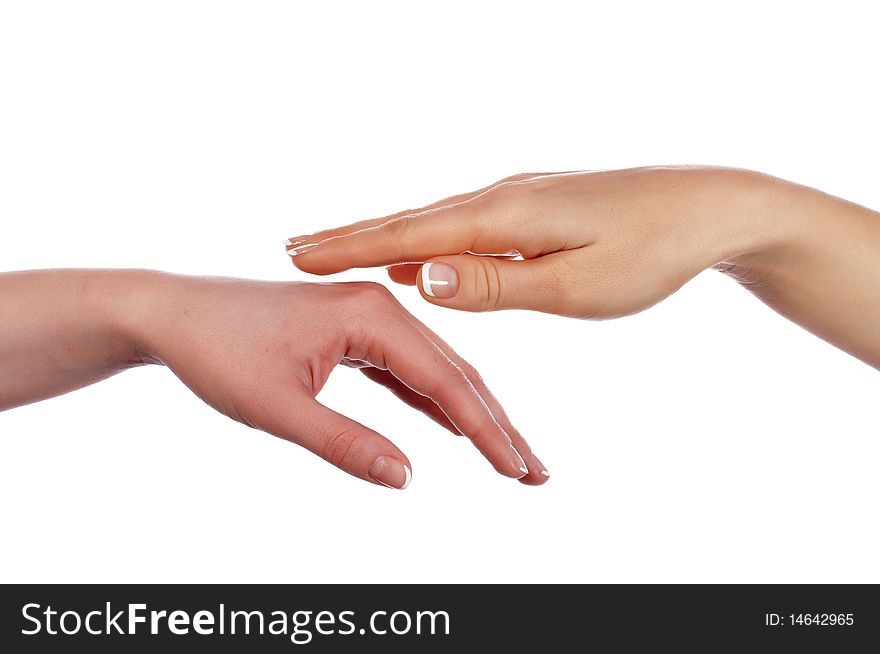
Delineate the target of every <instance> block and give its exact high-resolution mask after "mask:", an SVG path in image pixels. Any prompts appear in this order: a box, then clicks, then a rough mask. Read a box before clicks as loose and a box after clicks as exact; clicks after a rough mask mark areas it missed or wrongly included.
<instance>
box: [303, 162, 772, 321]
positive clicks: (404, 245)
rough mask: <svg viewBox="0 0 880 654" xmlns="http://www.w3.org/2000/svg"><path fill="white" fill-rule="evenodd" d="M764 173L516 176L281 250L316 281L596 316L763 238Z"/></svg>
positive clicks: (617, 310) (658, 291) (476, 306)
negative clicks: (373, 282)
mask: <svg viewBox="0 0 880 654" xmlns="http://www.w3.org/2000/svg"><path fill="white" fill-rule="evenodd" d="M769 179H770V178H767V177H765V176H762V175H759V174H756V173H750V172H748V171H740V170H731V169H720V168H640V169H632V170H619V171H601V172H574V173H556V174H547V173H540V174H527V175H517V176H515V177H511V178H508V179H505V180H501V181H500V182H497V183H495V184H492V185H490V186H488V187H485V188H483V189H480V190H478V191H474V192H472V193H465V194H462V195H458V196H454V197H451V198H448V199H446V200H442V201H440V202H437V203H435V204H433V205H429V206H427V207H424V208H422V209H418V210H412V211H405V212H401V213H399V214H395V215H392V216H386V217H384V218H377V219H374V220H367V221H363V222H359V223H354V224H352V225H348V226H346V227H340V228H338V229H330V230H327V231H322V232H318V233H316V234H313V235H311V236H307V237H294V238H293V239H291V241H290V243H291V245H290V246H289V254H291V256H292V257H293V262H294V264H295V265H296V266H297V267H299V268H300V269H302V270H304V271H306V272H310V273H315V274H319V275H323V274H329V273H334V272H339V271H342V270H346V269H348V268H355V267H368V266H380V265H381V266H391V267H390V268H389V274H390V276H391V278H392V279H393V280H395V281H397V282H400V283H404V284H410V285H418V288H419V290H420V291H421V294H422V296H423V297H424V298H425V299H426V300H427V301H429V302H432V303H433V304H437V305H441V306H446V307H451V308H455V309H464V310H469V311H486V310H493V309H510V308H523V309H535V310H539V311H545V312H550V313H557V314H561V315H567V316H576V317H580V318H610V317H616V316H620V315H625V314H629V313H633V312H636V311H639V310H642V309H645V308H647V307H649V306H651V305H652V304H654V303H656V302H658V301H660V300H662V299H663V298H664V297H666V296H667V295H669V294H670V293H672V292H674V291H675V290H677V289H678V288H679V287H680V286H681V285H682V284H684V283H685V282H686V281H688V280H689V279H690V278H691V277H693V276H694V275H696V274H697V273H699V272H700V271H702V270H704V269H706V268H708V267H710V266H712V265H714V264H717V263H719V262H721V261H723V260H725V259H727V258H729V257H734V256H737V255H740V254H746V253H749V252H751V251H753V250H754V249H755V248H756V246H757V244H758V243H759V242H761V243H762V245H766V243H765V241H767V239H771V238H772V236H773V231H774V228H773V226H772V225H771V226H768V225H763V226H761V229H758V228H757V227H756V226H755V225H754V220H755V216H756V215H758V214H760V211H758V210H757V207H758V203H760V202H761V201H762V198H763V197H764V195H765V194H764V193H763V190H764V189H766V188H768V187H769V186H770V185H769V184H768V180H769ZM477 254H481V255H494V256H476V255H477ZM425 262H426V263H425ZM423 263H424V265H422V264H423Z"/></svg>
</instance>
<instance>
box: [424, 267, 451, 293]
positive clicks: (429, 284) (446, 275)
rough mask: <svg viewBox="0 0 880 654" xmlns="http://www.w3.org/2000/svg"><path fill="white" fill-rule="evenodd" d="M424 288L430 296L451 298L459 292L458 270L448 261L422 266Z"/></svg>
mask: <svg viewBox="0 0 880 654" xmlns="http://www.w3.org/2000/svg"><path fill="white" fill-rule="evenodd" d="M422 290H424V291H425V295H427V296H428V297H436V298H441V299H445V298H450V297H453V296H455V294H456V293H457V292H458V271H457V270H456V269H455V268H453V267H452V266H450V265H449V264H447V263H426V264H425V265H423V266H422Z"/></svg>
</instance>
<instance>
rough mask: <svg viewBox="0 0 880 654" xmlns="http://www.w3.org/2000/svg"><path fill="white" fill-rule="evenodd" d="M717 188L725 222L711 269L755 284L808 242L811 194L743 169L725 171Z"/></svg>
mask: <svg viewBox="0 0 880 654" xmlns="http://www.w3.org/2000/svg"><path fill="white" fill-rule="evenodd" d="M726 173H727V177H726V179H725V180H724V182H723V184H724V185H723V186H722V187H721V188H720V189H719V194H720V197H721V198H723V199H725V200H728V204H729V206H728V207H727V209H726V211H727V216H728V218H727V220H725V221H723V225H722V227H721V229H720V232H721V236H720V238H719V241H718V248H717V251H716V255H715V261H716V264H715V267H716V268H717V269H719V270H722V271H724V272H730V273H733V272H735V274H736V276H737V277H740V276H742V277H743V278H744V279H749V280H752V281H754V280H755V279H756V278H757V277H761V276H763V275H764V274H765V273H766V272H767V271H769V270H771V269H772V268H774V267H776V266H777V265H779V262H780V260H781V259H782V257H783V254H784V253H785V252H787V251H789V250H790V249H792V248H793V247H794V246H796V245H797V244H798V243H799V242H801V241H803V240H804V239H805V238H808V235H807V234H806V232H807V231H808V229H809V224H810V221H809V220H807V219H805V216H806V214H808V213H809V212H810V207H811V204H813V202H812V200H811V194H814V193H816V192H815V191H813V190H812V189H809V188H806V187H803V186H799V185H796V184H792V183H789V182H786V181H784V180H781V179H779V178H776V177H771V176H769V175H764V174H762V173H756V172H753V171H747V170H729V171H726Z"/></svg>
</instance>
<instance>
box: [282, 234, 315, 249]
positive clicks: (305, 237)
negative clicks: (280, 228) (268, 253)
mask: <svg viewBox="0 0 880 654" xmlns="http://www.w3.org/2000/svg"><path fill="white" fill-rule="evenodd" d="M308 238H309V235H308V234H303V235H302V236H291V237H290V238H289V239H287V240H286V241H284V245H285V247H291V246H294V245H299V244H300V243H302V242H303V241H307V240H308Z"/></svg>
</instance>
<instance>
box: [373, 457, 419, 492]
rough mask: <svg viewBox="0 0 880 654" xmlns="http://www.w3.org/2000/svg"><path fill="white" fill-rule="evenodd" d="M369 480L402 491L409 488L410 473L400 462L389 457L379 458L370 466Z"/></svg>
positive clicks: (407, 467) (406, 466)
mask: <svg viewBox="0 0 880 654" xmlns="http://www.w3.org/2000/svg"><path fill="white" fill-rule="evenodd" d="M370 478H371V479H372V480H373V481H376V482H378V483H380V484H382V485H383V486H387V487H388V488H397V489H400V490H404V489H405V488H406V487H407V486H409V482H410V480H411V479H412V472H410V469H409V466H408V465H406V464H405V463H403V462H402V461H399V460H397V459H395V458H394V457H391V456H380V457H379V458H378V459H376V460H375V461H373V465H371V466H370Z"/></svg>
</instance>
